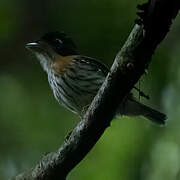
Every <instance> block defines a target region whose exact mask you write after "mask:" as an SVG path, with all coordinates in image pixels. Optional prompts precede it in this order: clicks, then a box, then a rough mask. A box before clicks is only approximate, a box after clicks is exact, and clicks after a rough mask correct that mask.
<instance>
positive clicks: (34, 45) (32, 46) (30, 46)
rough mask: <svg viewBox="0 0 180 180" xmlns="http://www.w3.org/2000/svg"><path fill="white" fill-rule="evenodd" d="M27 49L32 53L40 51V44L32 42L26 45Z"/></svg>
mask: <svg viewBox="0 0 180 180" xmlns="http://www.w3.org/2000/svg"><path fill="white" fill-rule="evenodd" d="M26 48H27V49H28V50H31V51H39V50H40V44H39V43H38V42H30V43H27V44H26Z"/></svg>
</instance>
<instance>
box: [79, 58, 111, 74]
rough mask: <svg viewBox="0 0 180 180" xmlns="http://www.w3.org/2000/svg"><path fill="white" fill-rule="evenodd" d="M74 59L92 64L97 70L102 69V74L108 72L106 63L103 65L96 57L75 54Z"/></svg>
mask: <svg viewBox="0 0 180 180" xmlns="http://www.w3.org/2000/svg"><path fill="white" fill-rule="evenodd" d="M76 59H77V60H79V61H84V62H85V63H90V64H91V65H92V66H94V68H97V70H100V71H102V73H103V74H104V76H107V74H108V73H109V69H108V68H107V67H106V65H104V64H103V63H101V62H100V61H98V60H97V59H94V58H91V57H88V56H77V57H76Z"/></svg>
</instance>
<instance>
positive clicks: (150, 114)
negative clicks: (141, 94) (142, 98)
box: [121, 100, 167, 125]
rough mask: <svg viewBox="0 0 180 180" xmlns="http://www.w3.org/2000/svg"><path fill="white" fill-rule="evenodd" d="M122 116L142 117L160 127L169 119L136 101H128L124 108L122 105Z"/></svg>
mask: <svg viewBox="0 0 180 180" xmlns="http://www.w3.org/2000/svg"><path fill="white" fill-rule="evenodd" d="M121 114H122V115H128V116H138V115H142V116H144V117H146V118H147V119H149V120H151V121H152V122H154V123H156V124H159V125H164V124H165V121H166V119H167V117H166V115H165V114H163V113H161V112H159V111H157V110H154V109H152V108H150V107H148V106H146V105H144V104H142V103H140V102H137V101H136V100H127V102H126V103H125V106H124V107H123V105H121Z"/></svg>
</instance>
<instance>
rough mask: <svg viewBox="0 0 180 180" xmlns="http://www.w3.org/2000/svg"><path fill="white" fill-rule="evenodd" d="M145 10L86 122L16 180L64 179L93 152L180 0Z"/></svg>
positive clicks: (154, 2)
mask: <svg viewBox="0 0 180 180" xmlns="http://www.w3.org/2000/svg"><path fill="white" fill-rule="evenodd" d="M138 8H139V9H140V10H141V11H142V12H140V13H138V15H139V17H140V19H138V20H137V23H138V24H139V25H138V24H136V25H135V27H134V28H133V30H132V32H131V34H130V36H129V38H128V39H127V41H126V43H125V44H124V46H123V47H122V49H121V50H120V52H119V53H118V54H117V56H116V58H115V61H114V63H113V65H112V68H111V71H110V73H109V74H108V76H107V78H106V80H105V82H104V84H103V85H102V87H101V88H100V90H99V92H98V94H97V95H96V97H95V98H94V100H93V102H92V104H91V105H90V107H89V109H88V111H87V112H86V114H85V116H84V118H83V120H82V121H81V122H79V124H78V125H77V126H76V127H75V128H74V130H73V131H72V133H71V135H70V137H69V138H68V139H67V140H65V141H64V143H63V145H62V146H61V147H60V149H59V150H58V151H57V152H51V153H49V154H48V155H46V156H44V157H43V159H42V160H41V161H40V162H39V163H38V164H37V165H36V166H35V167H34V168H32V169H30V170H29V171H27V172H24V173H22V174H20V175H18V176H16V177H15V178H13V179H15V180H58V179H61V180H65V179H66V176H67V175H68V173H69V172H70V171H71V170H72V169H73V168H74V167H75V166H76V165H77V164H78V163H79V162H80V161H81V160H82V159H83V158H84V157H85V156H86V154H87V153H88V152H89V151H90V150H91V149H92V147H93V146H94V145H95V144H96V142H97V141H98V140H99V138H100V137H101V136H102V134H103V133H104V131H105V129H106V128H107V127H108V126H110V122H111V120H112V119H113V116H114V114H115V110H116V107H117V106H118V105H119V103H120V102H123V100H124V98H125V97H126V96H127V94H129V92H130V91H131V89H132V88H133V86H134V85H135V84H136V83H137V81H138V80H139V78H140V77H141V76H142V75H143V74H144V72H145V69H146V68H148V65H149V63H150V60H151V57H152V54H153V52H154V51H155V49H156V47H157V45H158V44H159V43H160V42H161V41H162V40H163V39H164V38H165V36H166V34H167V33H168V31H169V27H170V25H171V22H172V19H173V18H175V17H176V15H177V13H178V10H179V8H180V2H179V0H171V1H169V0H149V1H148V3H146V4H143V5H140V6H138Z"/></svg>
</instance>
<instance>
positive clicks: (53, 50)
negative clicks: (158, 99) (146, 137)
mask: <svg viewBox="0 0 180 180" xmlns="http://www.w3.org/2000/svg"><path fill="white" fill-rule="evenodd" d="M26 48H27V49H28V50H30V51H31V52H32V53H33V54H34V55H35V56H36V57H37V59H38V60H39V62H40V64H41V66H42V68H43V70H44V71H45V72H46V73H47V75H48V82H49V85H50V87H51V89H52V91H53V94H54V97H55V99H56V100H57V102H58V103H59V104H60V105H62V106H64V107H65V108H67V109H68V110H70V111H71V112H73V113H76V114H78V115H79V116H80V117H82V116H83V114H84V113H85V112H86V110H87V109H88V107H89V105H90V104H91V102H92V100H93V99H94V97H95V95H96V94H97V92H98V90H99V89H100V87H101V85H102V84H103V82H104V80H105V78H106V76H107V74H108V73H109V72H110V70H109V69H108V68H107V67H106V65H104V64H103V63H101V62H100V61H99V60H97V59H95V58H91V57H88V56H85V55H81V54H80V52H79V50H78V48H77V46H76V45H75V43H74V42H73V40H72V39H71V37H69V36H68V35H66V34H65V33H64V32H58V31H56V32H48V33H46V34H45V35H43V36H42V37H40V38H39V39H38V40H35V41H33V42H30V43H27V44H26ZM119 115H122V116H123V115H125V116H144V117H145V118H147V119H149V120H151V121H152V122H154V123H156V124H159V125H164V124H165V122H166V119H167V117H166V115H165V114H163V113H161V112H159V111H157V110H154V109H153V108H151V107H148V106H146V105H144V104H142V103H141V102H139V101H138V100H136V98H135V97H134V96H133V94H132V93H129V95H128V96H127V98H125V100H124V102H123V103H120V104H119V106H118V108H117V110H116V114H115V115H114V116H119Z"/></svg>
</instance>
